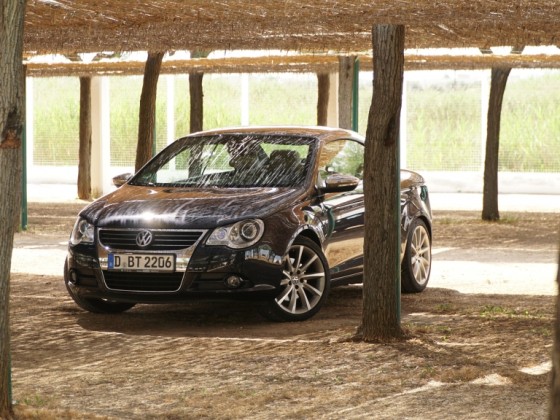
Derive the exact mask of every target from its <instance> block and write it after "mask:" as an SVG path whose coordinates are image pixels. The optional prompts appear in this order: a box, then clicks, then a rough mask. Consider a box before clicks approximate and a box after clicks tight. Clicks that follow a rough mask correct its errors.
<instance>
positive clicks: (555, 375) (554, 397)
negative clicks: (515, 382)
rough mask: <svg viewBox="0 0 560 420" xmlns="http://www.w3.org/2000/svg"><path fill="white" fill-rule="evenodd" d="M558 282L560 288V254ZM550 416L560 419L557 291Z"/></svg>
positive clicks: (559, 299)
mask: <svg viewBox="0 0 560 420" xmlns="http://www.w3.org/2000/svg"><path fill="white" fill-rule="evenodd" d="M556 284H557V286H558V290H560V254H559V256H558V274H557V275H556ZM549 409H550V410H549V413H548V418H549V419H550V420H557V419H560V294H559V293H556V322H555V323H554V347H553V348H552V380H551V383H550V405H549Z"/></svg>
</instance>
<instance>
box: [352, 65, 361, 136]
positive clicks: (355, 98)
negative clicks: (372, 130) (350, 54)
mask: <svg viewBox="0 0 560 420" xmlns="http://www.w3.org/2000/svg"><path fill="white" fill-rule="evenodd" d="M359 88H360V59H359V58H358V57H356V58H355V59H354V77H353V78H352V130H354V131H358V115H359V112H358V111H359V109H358V108H359V102H360V101H359V94H358V92H359Z"/></svg>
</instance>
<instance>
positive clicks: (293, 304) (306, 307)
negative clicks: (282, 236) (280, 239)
mask: <svg viewBox="0 0 560 420" xmlns="http://www.w3.org/2000/svg"><path fill="white" fill-rule="evenodd" d="M283 274H284V276H283V278H282V281H281V283H280V286H281V287H280V293H278V295H277V296H276V297H275V298H274V299H272V300H271V301H269V302H267V303H266V305H265V306H264V308H263V311H262V312H263V315H265V316H266V317H267V318H269V319H273V320H275V321H303V320H305V319H308V318H311V317H312V316H313V315H315V314H316V313H317V312H318V311H319V309H320V308H321V306H322V305H323V303H324V302H325V300H326V298H327V295H328V293H329V290H330V276H329V268H328V264H327V261H326V259H325V256H324V255H323V252H322V250H321V248H320V247H319V246H318V245H317V244H316V243H315V242H313V241H312V240H310V239H308V238H305V237H298V238H296V240H295V241H294V243H293V245H292V246H291V247H290V250H289V251H288V254H287V255H286V258H285V259H284V270H283Z"/></svg>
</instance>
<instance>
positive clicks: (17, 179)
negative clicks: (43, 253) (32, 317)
mask: <svg viewBox="0 0 560 420" xmlns="http://www.w3.org/2000/svg"><path fill="white" fill-rule="evenodd" d="M24 14H25V1H24V0H17V1H16V0H14V1H9V2H3V3H2V6H0V51H1V53H0V80H1V81H2V88H1V89H0V197H2V200H0V221H1V223H0V244H1V245H0V418H2V419H5V418H11V417H12V401H11V384H10V376H11V368H10V308H9V302H10V266H11V262H12V249H13V244H14V232H15V231H16V229H17V225H18V221H19V217H18V216H19V209H20V201H21V167H22V148H21V141H22V138H21V136H22V132H23V122H24V118H25V93H24V92H25V76H24V71H23V65H22V61H23V21H24Z"/></svg>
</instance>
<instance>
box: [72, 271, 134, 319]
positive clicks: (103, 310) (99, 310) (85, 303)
mask: <svg viewBox="0 0 560 420" xmlns="http://www.w3.org/2000/svg"><path fill="white" fill-rule="evenodd" d="M69 283H70V273H69V271H68V261H66V262H65V263H64V285H65V286H66V290H67V291H68V294H69V295H70V297H71V298H72V300H73V301H74V302H75V303H76V305H78V306H79V307H80V308H82V309H84V310H86V311H88V312H93V313H96V314H118V313H121V312H124V311H126V310H128V309H130V308H132V307H133V306H134V305H136V304H135V303H129V302H112V301H109V300H105V299H100V298H84V297H81V296H79V295H77V294H76V293H75V292H74V290H72V288H71V287H70V285H69Z"/></svg>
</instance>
